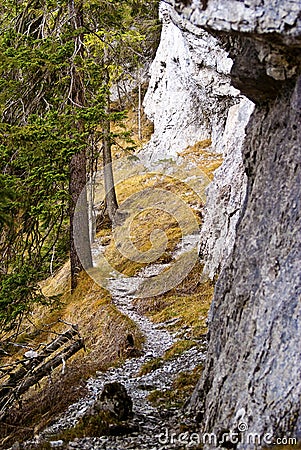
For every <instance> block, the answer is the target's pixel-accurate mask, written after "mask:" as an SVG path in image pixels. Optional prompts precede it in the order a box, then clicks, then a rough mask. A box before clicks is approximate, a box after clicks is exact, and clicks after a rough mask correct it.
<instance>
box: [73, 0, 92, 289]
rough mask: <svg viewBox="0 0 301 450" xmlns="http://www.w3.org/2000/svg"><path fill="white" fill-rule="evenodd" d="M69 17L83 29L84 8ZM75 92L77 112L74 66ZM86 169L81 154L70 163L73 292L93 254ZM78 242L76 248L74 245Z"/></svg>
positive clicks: (80, 90)
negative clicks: (79, 276)
mask: <svg viewBox="0 0 301 450" xmlns="http://www.w3.org/2000/svg"><path fill="white" fill-rule="evenodd" d="M69 10H70V17H71V18H72V26H73V30H74V31H75V30H77V29H78V28H82V27H83V6H82V3H80V4H79V5H78V6H77V8H76V9H75V8H74V4H73V3H72V2H70V3H69ZM83 38H84V37H83V35H82V34H80V35H79V36H75V38H74V39H75V47H76V48H77V49H78V52H77V56H81V57H82V58H83V44H82V43H83ZM72 64H73V67H72V69H71V70H72V90H71V96H72V98H71V103H72V106H73V107H74V108H78V107H79V108H80V107H84V105H85V85H84V80H83V74H82V73H80V72H79V71H78V70H77V69H76V67H75V65H74V62H72ZM75 126H76V128H77V129H78V131H79V132H80V133H82V132H84V129H85V125H84V122H83V120H77V122H76V124H75ZM86 183H87V169H86V152H85V150H81V151H80V152H79V153H76V154H75V155H73V156H72V159H71V162H70V181H69V193H70V210H69V215H70V264H71V292H72V291H73V290H74V289H75V288H76V285H77V277H78V274H79V272H80V271H81V270H83V269H88V268H89V267H92V254H91V246H90V237H89V218H88V201H87V188H86ZM75 241H76V245H75Z"/></svg>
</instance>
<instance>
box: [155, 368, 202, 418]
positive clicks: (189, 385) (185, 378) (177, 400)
mask: <svg viewBox="0 0 301 450" xmlns="http://www.w3.org/2000/svg"><path fill="white" fill-rule="evenodd" d="M202 370H203V367H202V366H201V365H200V366H197V367H196V368H195V369H194V370H192V371H190V372H181V373H180V374H179V375H178V376H177V378H176V379H175V380H174V382H173V384H172V388H171V389H168V390H166V391H160V390H158V389H156V390H154V391H152V392H150V394H149V395H148V397H147V398H148V401H150V402H151V403H152V404H153V405H155V406H164V408H167V409H169V408H175V407H176V408H181V407H182V406H183V405H184V403H185V402H186V400H187V399H188V398H189V396H190V395H191V394H192V392H193V390H194V388H195V385H196V384H197V382H198V380H199V378H200V376H201V373H202Z"/></svg>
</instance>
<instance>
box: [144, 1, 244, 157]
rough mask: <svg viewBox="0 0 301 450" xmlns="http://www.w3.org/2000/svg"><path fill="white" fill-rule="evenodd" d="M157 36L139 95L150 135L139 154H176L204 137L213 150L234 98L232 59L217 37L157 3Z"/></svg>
mask: <svg viewBox="0 0 301 450" xmlns="http://www.w3.org/2000/svg"><path fill="white" fill-rule="evenodd" d="M160 17H161V20H162V22H163V28H162V35H161V41H160V45H159V48H158V50H157V54H156V58H155V60H154V62H153V64H152V66H151V72H150V73H151V79H150V84H149V88H148V91H147V94H146V96H145V99H144V106H145V112H146V114H147V115H148V117H149V118H150V119H151V120H152V121H153V122H154V134H153V136H152V139H151V141H150V143H149V144H148V145H147V146H146V148H145V149H144V151H143V152H142V153H140V155H139V156H141V157H142V156H144V157H145V158H146V160H147V159H148V160H149V161H150V162H154V161H158V160H164V159H169V158H172V159H176V158H177V153H178V152H180V151H181V150H183V149H185V148H186V147H187V146H189V145H193V144H195V143H196V142H198V141H201V140H204V139H210V138H211V139H212V147H213V151H214V148H215V147H216V145H217V144H218V143H219V141H220V140H221V137H222V135H223V130H224V126H225V121H226V117H227V112H228V109H229V107H230V106H231V105H233V104H234V103H236V102H238V101H239V92H238V91H237V90H236V89H234V88H233V87H231V86H230V81H229V77H228V73H229V71H230V69H231V66H232V60H231V59H230V58H228V54H227V52H226V51H225V50H223V49H222V48H221V47H220V45H219V44H218V41H217V40H216V39H215V38H214V37H213V36H211V35H210V34H208V33H206V32H205V31H203V30H200V29H198V28H196V27H193V26H192V25H191V24H189V23H188V22H186V21H185V20H183V19H181V18H180V17H179V16H178V15H177V14H176V13H175V12H174V10H173V9H172V8H170V7H169V6H168V5H166V4H165V3H163V2H161V5H160Z"/></svg>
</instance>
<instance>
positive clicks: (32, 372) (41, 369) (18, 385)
mask: <svg viewBox="0 0 301 450" xmlns="http://www.w3.org/2000/svg"><path fill="white" fill-rule="evenodd" d="M75 338H76V340H74V339H75ZM71 340H73V342H72V343H71V344H70V345H68V346H66V344H67V343H68V342H70V341H71ZM82 348H84V340H83V339H82V338H81V337H80V334H79V332H78V328H77V326H72V328H70V329H69V330H67V331H66V332H65V333H63V334H61V335H59V336H58V337H57V338H56V339H54V340H53V341H52V342H50V343H49V344H48V345H46V346H45V347H44V349H43V350H42V351H41V352H40V353H37V352H34V351H33V352H32V355H33V356H32V357H31V358H30V359H29V358H26V357H23V359H22V360H21V361H18V363H17V365H20V364H22V367H20V368H19V369H18V370H16V371H15V372H13V373H10V375H9V377H8V380H7V381H6V382H5V383H3V384H2V385H1V386H0V419H2V418H3V417H4V416H5V415H6V413H7V410H8V408H9V407H10V406H12V404H13V403H14V402H15V401H18V400H20V397H21V396H22V394H24V393H25V392H27V391H28V390H29V388H30V387H32V386H34V385H35V384H37V383H39V381H40V380H42V379H43V378H44V377H45V376H47V375H49V374H50V373H51V372H52V371H53V370H54V369H55V368H57V367H58V366H60V365H61V364H65V362H66V361H67V360H68V359H69V358H71V356H73V355H74V354H75V353H77V352H78V351H79V350H81V349H82ZM58 351H59V352H58Z"/></svg>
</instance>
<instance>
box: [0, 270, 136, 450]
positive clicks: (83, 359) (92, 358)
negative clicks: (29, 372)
mask: <svg viewBox="0 0 301 450" xmlns="http://www.w3.org/2000/svg"><path fill="white" fill-rule="evenodd" d="M48 289H50V286H48ZM36 314H37V315H36V316H35V315H33V317H32V319H33V321H34V323H35V326H33V325H32V326H31V329H27V332H26V336H25V334H24V336H23V338H22V339H23V341H27V342H30V343H31V345H32V347H35V346H37V345H38V344H39V343H41V342H46V341H49V340H51V339H52V337H53V334H52V333H53V332H60V331H63V329H66V325H65V324H64V323H57V322H55V323H54V324H53V325H52V326H51V327H49V329H47V327H46V326H45V325H46V324H47V323H49V324H50V323H51V322H53V320H54V319H56V320H57V319H58V318H62V319H63V320H64V321H66V322H70V323H76V324H78V326H79V330H80V333H81V335H82V337H84V339H85V345H86V351H85V352H84V351H83V350H81V351H80V352H79V353H78V354H76V355H74V357H73V358H72V359H70V360H69V361H68V362H67V368H66V372H65V374H62V373H61V371H60V369H56V370H55V371H54V372H53V373H52V380H46V379H44V380H43V381H42V382H41V385H40V386H37V387H36V388H32V389H31V390H30V391H29V392H28V393H27V395H24V398H23V402H22V405H21V406H20V407H14V408H12V409H11V410H10V412H9V414H8V415H7V417H6V418H5V421H4V422H2V423H0V436H1V438H2V441H0V445H2V446H3V447H2V448H5V447H4V445H5V446H9V445H11V444H12V443H13V442H14V441H16V440H17V439H19V440H23V439H26V438H30V437H32V436H33V435H34V434H35V433H37V432H39V431H40V430H41V429H43V428H44V427H45V426H46V425H48V424H49V423H50V422H51V420H53V418H54V417H56V416H57V415H58V414H59V413H60V412H62V411H63V410H64V409H66V408H67V406H68V405H69V404H70V403H72V402H74V401H76V400H77V399H78V398H79V397H81V396H83V395H84V394H85V387H84V386H85V380H86V379H87V378H88V377H89V376H92V375H95V373H96V371H97V370H99V371H100V370H106V369H107V368H108V367H109V366H112V364H118V363H121V362H122V360H123V358H124V356H123V354H122V349H123V348H125V347H126V337H127V335H128V334H132V336H133V338H134V342H135V346H136V347H137V349H139V348H141V346H142V342H143V337H142V335H141V333H140V331H139V329H138V328H137V326H136V325H135V324H134V323H133V322H132V321H131V320H130V319H129V318H128V317H127V316H125V315H123V314H122V313H121V312H120V311H119V310H118V309H117V308H116V307H115V306H114V305H113V304H112V302H111V299H110V297H109V295H108V294H107V292H106V291H105V290H104V289H102V288H100V287H99V286H98V285H97V284H96V283H94V282H93V281H92V280H91V278H90V277H88V275H86V274H85V273H83V274H81V276H80V279H79V284H78V287H77V289H76V290H75V292H74V294H72V295H71V294H70V293H69V292H68V291H67V292H65V294H64V295H63V296H62V298H61V302H60V306H59V307H57V308H56V309H55V310H53V311H52V312H50V313H49V311H48V312H47V309H46V308H45V309H44V310H43V309H42V308H40V310H39V311H36ZM23 353H24V350H23ZM16 357H18V355H17V354H16V355H14V358H16Z"/></svg>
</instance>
